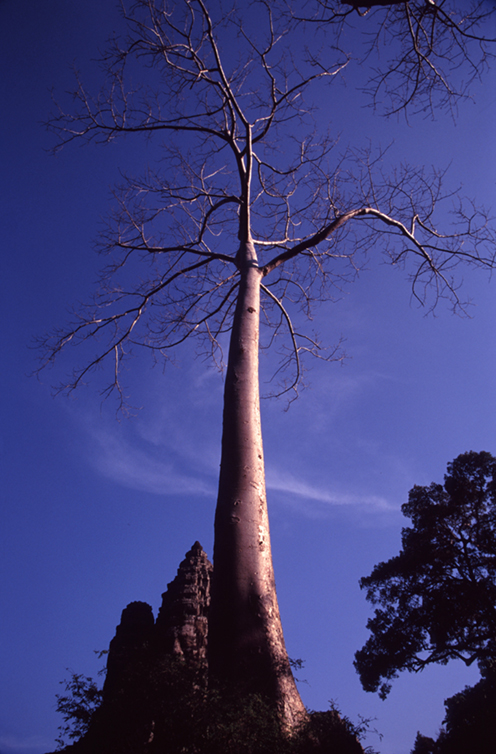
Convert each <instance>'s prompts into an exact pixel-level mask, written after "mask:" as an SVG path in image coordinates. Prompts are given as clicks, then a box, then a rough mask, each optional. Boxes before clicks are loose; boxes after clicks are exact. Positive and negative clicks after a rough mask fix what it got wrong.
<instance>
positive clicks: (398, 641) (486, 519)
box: [355, 451, 496, 697]
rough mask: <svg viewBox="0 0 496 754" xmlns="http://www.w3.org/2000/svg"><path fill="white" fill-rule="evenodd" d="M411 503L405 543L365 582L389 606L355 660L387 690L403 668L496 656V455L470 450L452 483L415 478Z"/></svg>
mask: <svg viewBox="0 0 496 754" xmlns="http://www.w3.org/2000/svg"><path fill="white" fill-rule="evenodd" d="M401 509H402V512H403V514H404V515H405V516H406V517H407V518H410V519H411V521H412V526H410V527H406V528H404V529H403V532H402V545H403V549H402V550H401V552H400V553H399V555H396V556H395V557H393V558H391V559H390V560H388V561H387V562H383V563H379V564H378V565H376V566H375V568H374V569H373V571H372V573H371V574H370V576H367V577H365V578H363V579H361V582H360V586H361V588H362V589H365V590H366V593H367V599H368V600H369V602H371V603H372V604H373V605H378V606H379V607H377V608H376V610H375V615H374V617H373V618H371V619H370V620H369V621H368V623H367V627H368V628H369V629H370V631H371V636H370V637H369V639H368V640H367V642H366V643H365V645H364V646H363V648H362V649H361V650H359V651H358V652H357V653H356V656H355V667H356V669H357V671H358V673H359V674H360V678H361V681H362V685H363V687H364V688H365V690H367V691H377V690H378V689H379V690H380V695H381V696H382V697H385V696H386V695H387V693H388V692H389V690H390V683H389V681H390V680H391V679H393V678H394V677H396V676H397V675H398V672H399V671H402V670H409V671H419V670H422V669H423V668H425V667H426V666H427V665H429V664H432V663H440V664H446V663H447V662H448V661H449V660H452V659H461V660H463V661H464V662H465V663H466V664H467V665H470V664H472V663H473V662H477V663H478V664H479V666H480V667H481V668H484V667H485V666H486V664H487V663H488V662H490V661H491V660H493V659H494V658H495V657H496V458H495V457H494V456H492V455H491V454H490V453H488V452H485V451H482V452H479V453H476V452H473V451H470V452H468V453H463V454H462V455H460V456H458V457H457V458H455V460H454V461H453V462H452V463H450V464H448V470H447V474H446V475H445V478H444V484H435V483H432V484H431V485H430V486H428V487H420V486H415V487H413V489H412V490H411V491H410V494H409V499H408V502H407V503H405V504H404V505H403V506H402V508H401Z"/></svg>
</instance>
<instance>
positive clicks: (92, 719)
mask: <svg viewBox="0 0 496 754" xmlns="http://www.w3.org/2000/svg"><path fill="white" fill-rule="evenodd" d="M77 680H78V683H77V685H74V684H68V685H67V689H68V692H69V694H71V692H74V694H75V696H74V698H72V702H73V703H72V704H71V703H70V701H71V697H70V696H69V697H67V699H66V704H65V706H64V709H63V710H62V709H61V708H60V711H63V714H64V719H65V722H66V727H65V728H64V731H66V733H67V732H68V731H69V729H70V730H71V732H70V733H69V735H68V737H69V739H76V738H78V737H79V736H82V737H81V738H80V739H79V740H78V741H76V742H75V743H73V744H71V745H69V746H67V748H66V749H64V751H66V752H72V753H73V754H90V753H91V754H180V753H181V754H200V752H201V754H219V753H220V752H222V754H363V749H362V746H361V745H360V743H359V739H360V738H362V737H363V735H364V734H365V733H366V732H367V730H368V724H367V721H361V722H360V724H359V725H358V726H355V725H354V724H353V723H351V721H349V720H348V719H347V718H346V717H342V716H341V715H340V713H339V712H338V711H337V710H336V709H330V710H328V711H327V712H312V713H311V714H310V716H309V720H308V721H306V722H305V723H304V724H303V725H302V726H301V728H300V730H298V731H297V732H296V733H295V734H294V735H292V736H291V737H288V736H287V734H285V733H284V731H282V730H281V726H280V721H279V717H278V715H277V714H276V712H275V710H274V709H273V707H272V706H271V705H270V704H269V703H268V702H267V701H266V700H265V699H263V698H262V697H261V696H260V695H257V694H248V695H243V696H241V695H239V694H237V693H236V690H233V689H219V688H217V689H212V688H211V689H209V690H208V691H207V690H206V689H205V687H204V685H203V683H201V680H200V682H198V681H199V678H198V675H197V673H196V671H195V670H194V669H193V668H192V667H190V666H187V665H186V664H185V663H184V662H183V661H181V660H178V659H177V658H175V657H167V658H165V659H164V660H163V662H161V663H160V664H159V665H156V666H155V667H154V668H150V666H149V665H147V663H146V662H143V660H142V659H141V660H140V662H138V663H136V664H135V665H134V667H133V668H130V669H129V670H128V672H127V676H126V678H124V679H123V683H122V685H121V688H120V689H119V691H118V692H116V693H113V695H112V697H111V698H105V695H104V699H103V703H101V704H100V706H99V707H97V708H96V709H95V708H93V710H92V714H90V715H89V718H88V719H86V725H85V726H84V727H81V726H80V725H79V717H80V715H79V711H80V709H87V708H88V706H89V703H90V702H91V700H92V699H93V696H94V694H93V690H94V689H95V688H96V684H94V682H93V681H92V680H91V679H82V677H81V676H78V677H77ZM82 681H84V683H83V682H82ZM98 693H99V694H100V697H99V698H100V699H101V692H98ZM85 694H87V695H88V698H87V699H85ZM71 723H72V728H71ZM88 723H89V725H88ZM368 751H369V752H371V750H370V749H369V750H368ZM371 754H372V753H371Z"/></svg>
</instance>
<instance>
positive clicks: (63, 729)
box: [56, 673, 102, 748]
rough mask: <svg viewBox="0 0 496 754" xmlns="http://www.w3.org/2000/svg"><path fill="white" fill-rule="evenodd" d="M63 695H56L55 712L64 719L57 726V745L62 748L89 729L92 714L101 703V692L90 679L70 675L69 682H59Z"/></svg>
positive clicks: (76, 674)
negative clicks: (63, 687) (61, 685)
mask: <svg viewBox="0 0 496 754" xmlns="http://www.w3.org/2000/svg"><path fill="white" fill-rule="evenodd" d="M61 683H62V684H63V685H64V686H65V692H66V693H65V694H57V697H56V699H57V712H60V714H61V715H62V717H63V718H64V723H63V724H62V725H60V726H59V737H58V738H57V744H58V745H59V748H62V747H64V745H65V744H66V742H67V740H69V741H74V740H78V739H79V738H81V736H83V735H84V734H85V733H86V732H87V730H88V727H89V724H90V721H91V718H92V717H93V713H94V712H95V710H96V709H98V707H100V705H101V703H102V691H101V689H99V688H98V686H97V684H96V683H95V681H94V680H93V679H92V678H87V677H86V676H84V675H81V674H78V673H71V677H70V680H65V681H61Z"/></svg>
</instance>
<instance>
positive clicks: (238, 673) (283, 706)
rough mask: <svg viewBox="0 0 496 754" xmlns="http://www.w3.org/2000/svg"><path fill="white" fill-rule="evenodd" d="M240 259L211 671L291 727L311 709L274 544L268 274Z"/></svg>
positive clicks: (245, 247) (248, 246)
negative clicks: (286, 623)
mask: <svg viewBox="0 0 496 754" xmlns="http://www.w3.org/2000/svg"><path fill="white" fill-rule="evenodd" d="M240 256H241V258H240V274H241V280H240V289H239V294H238V300H237V305H236V311H235V315H234V323H233V329H232V333H231V342H230V348H229V359H228V367H227V375H226V382H225V388H224V416H223V435H222V457H221V467H220V479H219V496H218V501H217V510H216V515H215V545H214V572H213V581H212V601H211V606H210V619H209V668H210V672H211V675H212V677H214V678H216V679H218V680H221V681H224V682H230V683H234V684H235V686H236V688H237V689H238V690H239V689H242V690H243V691H246V692H250V691H253V692H258V693H261V694H263V695H264V696H265V697H266V698H268V700H269V701H270V702H271V703H274V704H275V705H276V707H277V710H278V713H279V715H280V718H281V720H282V722H283V724H285V725H286V726H287V727H288V728H292V727H294V726H295V725H296V724H297V723H298V722H299V721H301V720H302V719H303V717H304V716H305V714H306V713H305V709H304V706H303V703H302V701H301V699H300V696H299V694H298V691H297V689H296V685H295V682H294V678H293V674H292V672H291V667H290V665H289V660H288V655H287V652H286V647H285V644H284V637H283V632H282V626H281V619H280V615H279V607H278V604H277V595H276V588H275V581H274V572H273V566H272V555H271V547H270V535H269V520H268V513H267V499H266V493H265V471H264V459H263V448H262V431H261V422H260V399H259V384H258V350H259V321H260V281H261V277H262V273H261V270H260V269H259V267H258V263H257V258H256V253H255V249H254V246H253V244H252V242H251V240H248V241H247V242H246V243H244V244H242V246H241V249H240Z"/></svg>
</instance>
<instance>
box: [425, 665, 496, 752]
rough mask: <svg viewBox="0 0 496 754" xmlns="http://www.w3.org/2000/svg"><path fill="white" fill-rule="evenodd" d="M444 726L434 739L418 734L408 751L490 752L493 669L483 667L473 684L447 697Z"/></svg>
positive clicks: (495, 708)
mask: <svg viewBox="0 0 496 754" xmlns="http://www.w3.org/2000/svg"><path fill="white" fill-rule="evenodd" d="M444 706H445V708H446V716H445V718H444V721H443V723H444V726H445V727H444V729H443V730H442V731H441V733H440V734H439V737H438V739H437V740H436V741H434V740H433V739H432V738H427V737H426V736H423V735H422V734H421V733H418V734H417V738H416V741H415V746H414V748H413V749H412V753H411V754H466V753H467V752H471V751H473V752H477V754H493V752H494V721H495V719H496V669H495V668H494V666H488V667H486V668H483V670H482V678H481V680H480V681H479V682H478V683H476V684H475V686H466V687H465V688H464V690H463V691H460V692H459V693H458V694H455V695H454V696H452V697H450V698H449V699H446V701H445V703H444Z"/></svg>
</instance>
